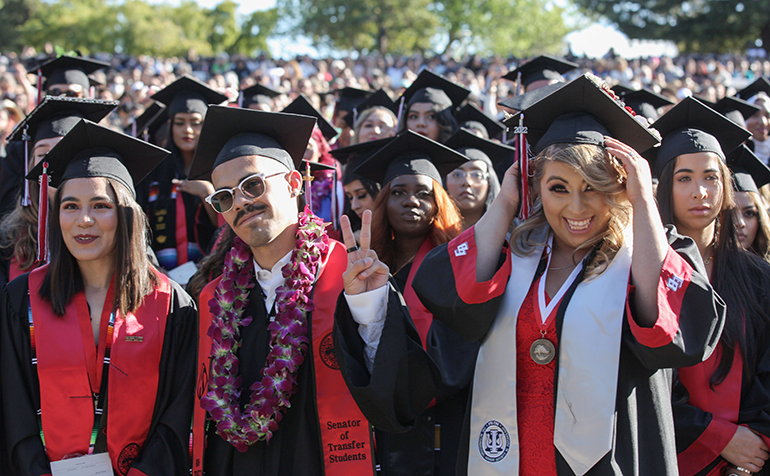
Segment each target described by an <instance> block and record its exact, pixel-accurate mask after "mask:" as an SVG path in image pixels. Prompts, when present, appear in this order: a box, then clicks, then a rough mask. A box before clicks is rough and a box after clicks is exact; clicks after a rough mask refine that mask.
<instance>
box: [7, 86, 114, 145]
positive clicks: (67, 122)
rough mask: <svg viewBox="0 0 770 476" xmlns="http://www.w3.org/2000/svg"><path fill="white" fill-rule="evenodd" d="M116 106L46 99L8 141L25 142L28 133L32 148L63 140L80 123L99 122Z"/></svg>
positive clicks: (87, 101) (109, 103)
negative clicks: (40, 143) (52, 139)
mask: <svg viewBox="0 0 770 476" xmlns="http://www.w3.org/2000/svg"><path fill="white" fill-rule="evenodd" d="M117 105H118V102H117V101H100V100H97V99H82V98H70V97H53V96H46V97H45V98H43V101H42V102H41V103H40V104H38V105H37V107H36V108H35V109H34V110H33V111H32V112H31V113H29V115H28V116H27V117H25V118H24V120H22V121H21V122H20V123H19V124H17V125H16V127H15V128H14V129H13V132H11V135H9V136H8V140H9V141H21V140H24V131H25V129H26V131H27V135H28V136H29V138H30V141H31V142H30V143H31V144H34V143H35V142H37V141H39V140H43V139H50V138H53V137H63V136H65V135H67V133H68V132H69V131H70V129H72V128H73V127H75V124H77V123H78V122H80V120H81V119H83V118H85V119H88V120H90V121H93V122H99V121H101V120H102V119H103V118H104V117H105V116H106V115H107V114H109V113H110V111H112V110H113V109H115V107H117Z"/></svg>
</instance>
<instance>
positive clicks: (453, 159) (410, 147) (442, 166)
mask: <svg viewBox="0 0 770 476" xmlns="http://www.w3.org/2000/svg"><path fill="white" fill-rule="evenodd" d="M467 161H468V158H467V157H465V156H464V155H462V154H460V153H459V152H455V151H454V150H452V149H450V148H449V147H446V146H444V145H442V144H439V143H438V142H436V141H433V140H431V139H428V138H427V137H425V136H422V135H420V134H417V133H415V132H412V131H405V132H402V133H401V134H399V135H398V136H396V138H395V139H392V140H391V141H390V143H388V144H387V145H386V146H385V147H383V148H382V149H380V150H378V151H377V152H376V153H375V154H374V155H372V156H371V157H369V158H368V159H367V160H366V161H364V162H362V163H361V164H359V165H358V167H356V169H355V170H353V172H354V173H356V174H358V175H359V176H361V177H363V178H365V179H369V180H373V181H375V182H377V183H380V184H382V185H385V184H386V183H388V182H390V181H391V180H393V179H394V178H396V177H399V176H401V175H425V176H426V177H430V178H432V179H433V180H435V181H436V182H438V183H443V177H445V176H446V175H447V174H448V173H449V172H451V171H453V170H454V169H456V168H457V167H459V166H460V165H462V164H463V163H464V162H467Z"/></svg>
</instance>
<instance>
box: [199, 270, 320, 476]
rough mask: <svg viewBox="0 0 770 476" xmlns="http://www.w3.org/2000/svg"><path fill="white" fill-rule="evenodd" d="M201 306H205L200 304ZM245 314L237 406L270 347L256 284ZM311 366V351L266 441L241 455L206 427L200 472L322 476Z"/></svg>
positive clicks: (238, 475) (247, 395)
mask: <svg viewBox="0 0 770 476" xmlns="http://www.w3.org/2000/svg"><path fill="white" fill-rule="evenodd" d="M204 305H205V304H204ZM244 315H246V316H251V317H252V318H253V320H252V322H251V324H249V325H248V326H245V327H242V328H241V338H242V339H243V342H242V345H241V348H240V349H239V350H238V358H239V360H240V371H241V378H242V379H243V385H242V388H243V391H242V393H241V400H240V404H241V408H243V407H244V406H245V405H247V404H248V403H249V399H250V398H251V391H250V390H249V387H251V385H252V384H253V383H254V382H256V381H257V379H261V378H262V375H261V373H260V372H261V371H262V369H263V368H264V366H265V361H266V360H267V354H268V351H269V349H270V331H269V330H268V329H267V325H268V316H267V312H266V310H265V301H264V297H263V294H262V288H261V287H260V286H259V285H258V284H257V285H256V286H254V289H252V290H251V294H249V305H248V307H247V308H246V310H245V311H244ZM311 324H312V318H311V317H310V316H309V317H308V334H307V337H308V339H310V340H311V344H310V345H309V346H308V347H309V348H313V346H312V339H313V332H312V328H311ZM314 375H315V370H314V361H313V358H312V356H311V355H306V356H305V361H304V362H302V365H300V367H299V371H298V372H297V384H298V385H299V390H298V391H297V393H295V394H294V395H292V396H291V400H290V402H291V408H288V409H285V410H284V411H283V418H282V419H281V421H280V423H279V424H278V425H279V426H278V430H277V431H275V432H274V433H273V437H272V439H271V440H270V443H265V442H263V441H260V442H257V443H255V444H253V445H251V446H249V449H248V450H246V452H245V453H241V452H239V451H238V450H236V449H235V447H234V446H233V445H231V444H230V443H228V442H227V441H225V440H223V439H222V437H220V436H219V435H217V434H216V425H209V429H208V433H207V435H206V454H205V458H204V462H205V463H204V471H205V474H206V476H246V475H249V476H252V475H270V476H322V475H323V473H324V460H323V454H322V452H321V432H320V427H319V423H318V409H317V407H316V403H315V402H316V397H315V379H314Z"/></svg>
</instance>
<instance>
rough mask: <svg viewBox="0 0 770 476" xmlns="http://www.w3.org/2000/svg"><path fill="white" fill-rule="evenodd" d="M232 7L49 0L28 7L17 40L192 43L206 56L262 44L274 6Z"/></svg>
mask: <svg viewBox="0 0 770 476" xmlns="http://www.w3.org/2000/svg"><path fill="white" fill-rule="evenodd" d="M14 1H19V2H22V1H27V2H29V1H30V0H14ZM237 7H238V4H237V3H235V2H234V1H232V0H223V1H222V2H220V3H219V4H217V5H216V6H215V7H213V8H211V9H208V8H204V7H200V6H199V5H198V4H197V3H196V2H195V1H194V0H182V2H180V4H179V5H176V6H175V5H170V4H165V3H161V4H151V3H149V2H148V1H147V0H119V1H118V0H113V1H107V2H105V1H103V0H53V1H46V2H45V4H44V5H43V8H33V9H32V10H31V14H30V16H29V18H28V19H27V20H26V21H24V22H22V23H21V24H20V26H19V27H18V28H17V30H16V31H17V34H18V35H17V36H18V40H20V43H22V44H28V45H32V46H35V47H37V48H40V47H41V46H42V45H43V44H44V43H46V42H51V43H54V44H57V45H60V46H62V47H63V48H65V49H71V50H78V51H81V52H83V53H89V52H99V51H105V52H117V53H127V54H133V55H139V54H150V55H161V56H174V55H184V54H186V53H187V52H188V51H189V50H190V49H194V50H195V51H196V52H197V53H198V54H201V55H206V56H208V55H214V54H216V53H219V52H223V51H224V52H227V53H229V54H235V53H244V54H254V53H255V52H256V51H258V50H267V37H268V36H269V35H270V34H271V33H272V31H273V29H274V28H275V25H276V23H277V21H278V16H277V12H276V10H275V9H272V10H267V11H257V12H254V13H253V14H251V15H248V16H246V17H245V18H240V17H239V15H238V14H237V12H236V9H237ZM0 13H2V9H0Z"/></svg>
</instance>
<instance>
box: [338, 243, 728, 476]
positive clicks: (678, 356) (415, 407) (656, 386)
mask: <svg viewBox="0 0 770 476" xmlns="http://www.w3.org/2000/svg"><path fill="white" fill-rule="evenodd" d="M669 231H670V230H669ZM469 237H470V238H469ZM472 239H473V228H471V229H470V230H468V231H466V232H464V233H463V234H461V235H460V236H459V237H457V238H456V239H455V240H453V241H452V242H450V243H449V244H448V245H442V246H439V247H437V248H435V249H434V250H432V251H431V252H430V253H429V254H428V256H426V258H425V260H424V261H423V263H422V265H421V267H420V270H419V271H418V272H417V275H416V276H415V279H414V282H413V287H414V289H415V291H416V292H417V295H418V296H419V298H420V300H421V301H422V302H423V304H424V305H425V306H426V307H427V308H428V310H429V311H431V312H432V313H433V315H434V317H435V319H436V320H438V321H440V322H442V323H444V324H445V325H447V326H448V327H449V328H451V329H453V330H454V331H456V332H457V333H458V334H459V335H461V336H463V337H465V338H467V339H469V340H473V341H482V340H483V337H484V335H485V334H486V333H487V330H488V329H489V327H490V326H491V324H492V322H493V321H494V319H495V317H496V315H497V310H498V307H499V306H500V304H501V302H502V299H503V294H500V295H498V296H496V297H494V298H492V299H490V300H488V301H486V302H482V303H479V304H468V303H466V302H464V301H463V300H462V299H461V298H460V296H459V294H458V292H457V289H458V287H459V286H469V285H472V284H473V283H475V273H473V272H471V273H468V275H463V276H455V274H454V272H453V269H452V264H451V258H450V249H451V250H454V249H455V248H457V245H458V244H459V243H462V242H463V241H464V240H472ZM669 244H671V246H672V247H673V249H674V250H675V251H676V252H677V253H679V255H680V256H682V257H683V258H684V259H685V260H686V261H687V262H688V263H689V264H690V266H692V267H693V268H694V269H695V270H696V271H698V272H699V273H698V272H696V273H694V274H693V278H692V281H691V282H690V283H689V285H688V287H687V288H686V290H685V294H684V299H683V305H682V310H681V313H680V315H679V328H678V330H677V331H676V334H675V336H674V339H673V341H672V342H669V343H668V344H666V345H663V346H660V347H656V348H652V347H647V346H645V345H642V344H641V343H640V342H639V341H638V340H637V338H636V337H635V335H634V333H633V332H632V331H631V329H630V328H629V324H628V319H624V328H623V334H622V343H621V350H620V362H619V377H618V383H617V398H616V406H615V411H616V428H615V433H614V436H613V441H612V449H611V450H610V451H609V453H607V455H605V456H604V457H603V458H602V459H601V460H600V461H599V462H598V463H597V464H596V465H595V466H594V467H593V468H592V469H591V470H590V471H589V472H588V473H587V475H589V476H595V475H618V474H623V475H650V476H653V475H654V476H658V475H663V474H677V462H676V454H675V450H674V428H673V417H672V415H671V413H672V412H671V380H672V371H671V368H672V367H676V366H687V365H694V364H696V363H698V362H700V361H702V360H703V359H704V358H706V357H707V356H708V355H710V353H711V351H712V350H713V348H714V347H715V346H716V344H717V341H718V339H719V335H720V333H721V329H722V325H723V322H724V305H723V303H722V301H721V299H720V298H719V297H718V296H717V295H716V294H715V293H714V292H713V290H712V288H711V286H710V284H709V283H708V281H707V280H706V279H705V278H703V276H704V275H705V273H703V271H704V269H703V265H702V262H701V260H700V254H699V253H698V249H697V247H696V246H695V244H694V242H693V241H692V240H690V239H689V238H682V237H680V236H679V235H676V234H675V232H674V233H672V234H670V235H669ZM450 247H452V248H450ZM471 248H472V249H473V248H475V247H471ZM506 253H509V251H508V250H507V248H504V250H503V253H502V254H501V257H500V265H502V263H503V262H505V260H506V257H507V256H506ZM469 256H470V253H469ZM469 259H473V260H475V256H471V257H470V258H469ZM474 262H475V261H474ZM514 272H515V271H514ZM499 273H500V271H499V270H498V274H499ZM493 279H495V278H493ZM497 279H500V277H499V276H498V277H497ZM506 279H507V278H506ZM581 280H582V273H581V276H578V279H577V280H576V281H575V283H574V284H573V286H572V287H571V288H570V290H568V291H567V293H566V294H565V297H564V299H563V302H562V304H561V305H560V306H559V310H558V312H557V316H556V328H557V333H559V332H561V323H562V322H563V319H564V312H565V310H566V305H567V304H568V303H569V297H570V296H571V295H572V293H573V292H574V289H575V288H576V286H577V284H578V283H579V282H580V281H581ZM504 282H507V281H504ZM632 302H633V301H631V300H630V303H631V304H632ZM631 307H632V309H631V311H632V313H633V306H631ZM337 317H338V321H337V323H338V324H339V333H340V334H341V338H342V336H347V338H344V339H343V341H344V342H347V343H352V342H354V340H353V339H352V336H353V334H352V333H355V332H357V327H358V326H357V324H355V323H354V322H353V320H352V318H348V316H345V315H343V314H340V313H338V316H337ZM434 322H435V321H434ZM415 335H416V332H414V329H413V325H412V324H411V322H410V320H409V315H408V312H407V311H406V310H405V309H404V306H403V303H402V302H399V300H398V299H397V298H396V299H394V295H393V292H392V291H391V295H390V296H389V301H388V318H387V320H386V323H385V326H384V328H383V331H382V339H381V341H380V346H382V345H383V343H385V342H388V343H391V344H389V345H388V348H389V349H391V350H392V353H393V354H394V355H392V356H390V357H389V358H388V359H385V358H382V359H381V358H380V357H381V355H380V354H384V353H383V352H378V354H377V358H376V359H375V363H374V370H373V373H372V376H371V380H370V381H369V382H368V385H367V386H366V387H365V389H364V390H365V392H366V395H367V399H366V400H364V399H360V400H357V401H358V403H359V405H360V406H361V408H362V410H363V411H364V414H365V415H366V416H367V418H369V419H370V421H372V423H373V424H374V425H375V426H377V425H381V427H387V428H392V429H398V428H404V427H409V426H410V425H412V424H413V422H414V419H415V418H416V416H417V415H419V413H420V411H421V409H422V408H424V406H425V405H426V404H427V402H428V401H430V399H431V398H433V397H434V396H435V395H436V392H437V389H438V388H439V382H440V381H441V378H442V377H444V375H445V374H446V373H452V371H453V369H452V368H451V367H448V366H442V365H441V364H440V363H438V362H436V361H434V359H433V358H431V356H430V355H429V354H428V353H427V352H424V351H423V350H422V346H421V345H420V342H419V340H415ZM560 340H561V339H559V341H560ZM439 344H440V343H439ZM391 346H392V347H391ZM341 350H342V345H340V346H338V360H340V365H341V366H342V365H343V362H342V360H343V359H345V358H347V359H348V360H347V361H346V362H345V365H347V366H348V372H347V374H346V378H349V379H350V380H349V384H353V385H355V384H356V383H357V382H358V383H359V384H360V382H363V380H362V377H363V376H364V372H365V367H363V369H361V368H359V366H360V365H361V364H362V362H361V364H359V363H358V362H357V361H354V360H351V359H350V357H349V356H353V355H356V354H355V352H357V351H358V349H355V350H353V349H350V348H349V349H347V351H346V352H341ZM361 352H363V350H362V349H361ZM377 359H379V360H377ZM511 362H512V363H514V362H515V356H513V355H512V356H511ZM378 365H381V366H382V367H381V368H378ZM386 367H387V368H386ZM556 372H557V373H558V368H557V370H556ZM556 381H557V382H558V379H557V380H556ZM555 390H556V389H555ZM471 393H472V391H471ZM554 395H555V396H556V395H557V394H556V391H555V392H554ZM468 401H469V405H470V404H471V402H472V395H471V396H470V398H469V400H468ZM469 420H470V412H468V413H466V419H465V424H464V428H463V436H462V442H461V443H460V447H459V453H460V454H459V455H458V464H457V471H456V474H458V475H463V476H464V475H466V474H468V470H467V467H468V465H467V462H468V451H469V447H470V444H469V439H470V437H471V436H470V434H469V433H470V421H469ZM556 465H557V474H558V475H559V476H572V475H573V474H574V473H573V471H572V470H571V468H570V467H569V465H568V464H567V463H566V461H565V460H564V458H563V457H562V456H561V455H560V454H559V452H558V450H557V451H556Z"/></svg>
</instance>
